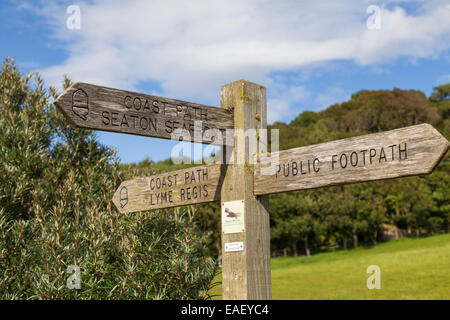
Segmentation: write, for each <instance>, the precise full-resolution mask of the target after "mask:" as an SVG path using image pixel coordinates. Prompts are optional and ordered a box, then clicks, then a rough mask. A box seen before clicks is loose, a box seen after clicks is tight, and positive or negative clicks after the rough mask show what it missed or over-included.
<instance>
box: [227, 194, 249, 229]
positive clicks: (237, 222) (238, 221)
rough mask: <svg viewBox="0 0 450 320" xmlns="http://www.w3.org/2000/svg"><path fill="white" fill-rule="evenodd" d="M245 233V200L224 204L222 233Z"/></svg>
mask: <svg viewBox="0 0 450 320" xmlns="http://www.w3.org/2000/svg"><path fill="white" fill-rule="evenodd" d="M244 231H245V222H244V200H237V201H227V202H222V232H223V233H240V232H244Z"/></svg>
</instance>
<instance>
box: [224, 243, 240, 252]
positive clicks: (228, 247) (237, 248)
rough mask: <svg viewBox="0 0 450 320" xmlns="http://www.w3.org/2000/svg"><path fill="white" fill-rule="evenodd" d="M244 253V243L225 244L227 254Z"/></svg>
mask: <svg viewBox="0 0 450 320" xmlns="http://www.w3.org/2000/svg"><path fill="white" fill-rule="evenodd" d="M236 251H244V242H242V241H241V242H228V243H225V252H236Z"/></svg>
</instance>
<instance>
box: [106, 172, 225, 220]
mask: <svg viewBox="0 0 450 320" xmlns="http://www.w3.org/2000/svg"><path fill="white" fill-rule="evenodd" d="M222 167H223V165H220V164H213V165H208V166H197V167H192V168H189V169H183V170H177V171H171V172H166V173H162V174H158V175H153V176H149V177H143V178H137V179H133V180H127V181H123V182H122V183H121V184H120V186H119V188H118V189H117V191H116V192H115V194H114V196H113V203H114V204H115V206H116V207H117V209H118V210H119V211H120V212H121V213H129V212H137V211H145V210H154V209H160V208H169V207H177V206H184V205H190V204H196V203H203V202H210V201H215V200H219V199H220V186H221V185H222V180H223V175H224V172H223V170H222Z"/></svg>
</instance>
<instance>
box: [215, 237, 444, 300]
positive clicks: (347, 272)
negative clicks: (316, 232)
mask: <svg viewBox="0 0 450 320" xmlns="http://www.w3.org/2000/svg"><path fill="white" fill-rule="evenodd" d="M271 263H272V296H273V299H450V234H444V235H437V236H432V237H428V238H420V239H401V240H397V241H395V240H393V241H389V242H385V243H381V244H379V245H377V246H375V247H371V248H358V249H355V250H347V251H337V252H327V253H320V254H316V255H313V256H312V257H310V258H308V257H304V256H301V257H282V258H274V259H272V261H271ZM369 265H378V266H379V267H380V269H381V289H380V290H369V289H367V286H366V281H367V278H368V277H369V276H370V274H367V273H366V268H367V266H369ZM218 278H219V279H218V280H220V277H218ZM221 291H222V287H221V286H218V287H216V288H214V289H213V293H214V294H221ZM216 298H218V299H221V297H220V296H218V297H216Z"/></svg>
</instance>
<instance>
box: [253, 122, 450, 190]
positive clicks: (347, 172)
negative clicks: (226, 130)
mask: <svg viewBox="0 0 450 320" xmlns="http://www.w3.org/2000/svg"><path fill="white" fill-rule="evenodd" d="M449 147H450V144H449V142H448V141H447V139H446V138H445V137H443V136H442V135H441V134H440V133H439V132H438V131H437V130H436V129H435V128H433V127H432V126H431V125H429V124H426V123H424V124H419V125H414V126H410V127H405V128H400V129H395V130H391V131H385V132H380V133H373V134H368V135H363V136H357V137H352V138H348V139H342V140H336V141H331V142H326V143H321V144H316V145H311V146H306V147H300V148H294V149H289V150H283V151H280V152H278V153H277V154H274V155H271V154H265V155H260V156H259V159H258V162H257V163H256V165H255V177H254V180H255V184H254V194H255V195H263V194H271V193H278V192H285V191H293V190H303V189H312V188H318V187H325V186H332V185H339V184H345V183H356V182H364V181H374V180H382V179H391V178H398V177H405V176H412V175H420V174H428V173H431V172H432V171H433V170H434V168H435V167H436V166H437V165H438V163H439V162H440V161H441V159H442V158H443V157H444V156H445V154H446V152H447V150H448V149H449ZM277 156H278V161H271V160H272V158H273V159H277ZM268 168H269V169H271V170H267V169H268ZM267 172H270V174H267Z"/></svg>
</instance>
